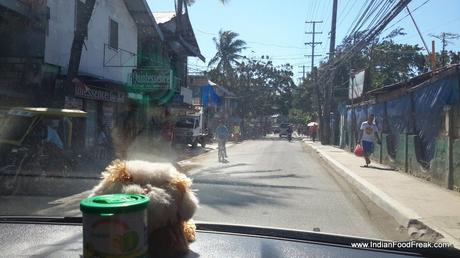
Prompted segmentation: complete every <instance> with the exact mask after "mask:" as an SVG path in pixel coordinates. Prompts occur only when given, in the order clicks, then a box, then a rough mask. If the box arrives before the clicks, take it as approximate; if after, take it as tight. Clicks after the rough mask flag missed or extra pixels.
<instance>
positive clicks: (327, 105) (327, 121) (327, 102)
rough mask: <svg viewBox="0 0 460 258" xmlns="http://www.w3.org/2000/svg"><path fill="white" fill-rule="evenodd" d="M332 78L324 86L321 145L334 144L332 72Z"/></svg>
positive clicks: (334, 13)
mask: <svg viewBox="0 0 460 258" xmlns="http://www.w3.org/2000/svg"><path fill="white" fill-rule="evenodd" d="M337 1H338V0H333V3H332V22H331V34H330V35H331V39H330V42H329V61H332V59H333V58H334V54H335V34H336V24H337ZM330 76H331V77H332V78H331V79H330V80H329V81H328V82H326V84H325V89H324V117H323V119H324V125H325V126H323V127H322V128H323V129H322V131H323V135H324V137H322V138H321V142H322V143H323V144H330V143H334V139H333V138H334V125H333V124H331V111H332V106H333V103H332V102H333V101H332V100H333V91H332V89H333V88H334V77H335V73H334V71H332V72H331V73H330Z"/></svg>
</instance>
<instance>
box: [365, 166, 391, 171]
mask: <svg viewBox="0 0 460 258" xmlns="http://www.w3.org/2000/svg"><path fill="white" fill-rule="evenodd" d="M360 167H362V168H370V169H376V170H384V171H398V169H396V168H382V167H376V166H372V165H369V166H367V167H366V166H360Z"/></svg>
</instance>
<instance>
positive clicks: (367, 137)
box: [359, 114, 381, 167]
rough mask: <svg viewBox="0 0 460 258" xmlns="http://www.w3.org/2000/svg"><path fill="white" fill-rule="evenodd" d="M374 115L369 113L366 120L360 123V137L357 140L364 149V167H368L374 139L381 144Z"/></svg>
mask: <svg viewBox="0 0 460 258" xmlns="http://www.w3.org/2000/svg"><path fill="white" fill-rule="evenodd" d="M374 119H375V116H374V115H373V114H370V115H369V116H368V118H367V121H364V122H363V123H362V124H361V128H360V130H361V137H360V139H359V142H361V145H362V146H363V150H364V159H365V160H366V165H365V167H368V166H369V164H370V163H371V160H370V156H371V154H372V153H373V152H374V141H375V138H376V139H377V143H378V144H381V141H380V137H379V134H378V133H379V128H378V127H377V125H375V123H374Z"/></svg>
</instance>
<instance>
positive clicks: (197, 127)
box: [173, 108, 209, 148]
mask: <svg viewBox="0 0 460 258" xmlns="http://www.w3.org/2000/svg"><path fill="white" fill-rule="evenodd" d="M208 141H209V131H208V128H205V118H204V114H203V109H202V108H201V109H200V110H199V111H198V112H190V113H188V114H187V115H186V116H183V117H179V119H178V120H177V122H176V126H175V128H174V136H173V145H176V144H190V145H191V146H192V148H195V147H196V146H197V145H198V143H199V144H200V145H201V146H202V147H203V148H204V147H206V143H207V142H208Z"/></svg>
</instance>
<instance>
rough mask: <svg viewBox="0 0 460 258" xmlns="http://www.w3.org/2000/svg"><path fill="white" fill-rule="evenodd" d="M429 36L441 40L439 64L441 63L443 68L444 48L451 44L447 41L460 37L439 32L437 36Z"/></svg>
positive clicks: (445, 62)
mask: <svg viewBox="0 0 460 258" xmlns="http://www.w3.org/2000/svg"><path fill="white" fill-rule="evenodd" d="M430 36H431V37H433V38H437V39H439V40H441V43H442V51H441V63H442V66H445V65H446V64H447V54H446V52H447V51H446V47H447V45H448V44H449V43H452V42H450V41H448V39H458V38H460V35H459V34H455V33H448V32H441V34H439V35H433V34H430Z"/></svg>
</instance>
